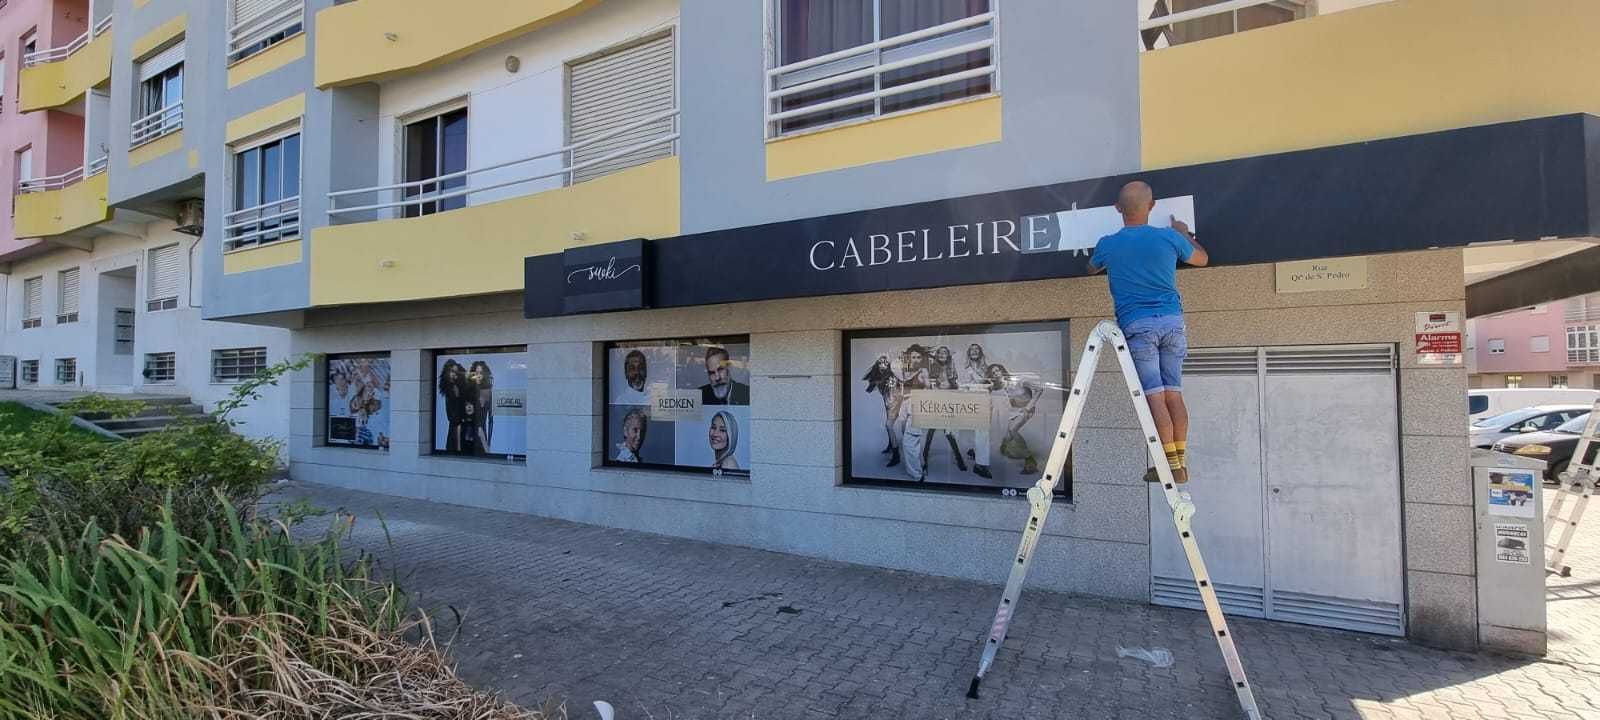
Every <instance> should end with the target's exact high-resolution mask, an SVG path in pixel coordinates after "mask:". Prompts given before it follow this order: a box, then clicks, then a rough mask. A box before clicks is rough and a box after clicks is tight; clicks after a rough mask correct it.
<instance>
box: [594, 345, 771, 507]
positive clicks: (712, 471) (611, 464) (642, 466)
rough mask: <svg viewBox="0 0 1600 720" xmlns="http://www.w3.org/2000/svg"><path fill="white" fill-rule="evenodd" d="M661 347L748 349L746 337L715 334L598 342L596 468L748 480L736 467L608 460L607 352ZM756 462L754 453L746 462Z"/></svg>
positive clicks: (743, 470)
mask: <svg viewBox="0 0 1600 720" xmlns="http://www.w3.org/2000/svg"><path fill="white" fill-rule="evenodd" d="M665 345H673V346H676V347H713V346H715V347H721V348H726V347H727V346H729V345H743V346H745V347H747V348H749V347H750V336H749V335H717V336H700V337H693V336H680V337H669V338H637V339H631V340H610V341H606V342H603V343H601V344H600V347H601V361H600V378H601V391H600V443H601V447H600V450H601V452H600V466H601V467H604V468H607V469H611V470H652V471H667V472H678V473H693V474H698V475H711V476H719V477H733V478H743V479H748V478H749V477H750V468H740V469H738V470H721V469H718V468H711V467H701V466H698V465H677V464H669V463H651V462H642V461H641V462H621V461H619V460H617V459H615V458H613V457H612V453H611V448H610V447H609V443H610V441H611V382H610V380H611V351H612V350H615V349H619V348H629V347H640V346H645V347H661V346H665ZM752 350H753V348H752ZM750 392H751V395H752V397H751V398H750V403H749V404H748V405H746V406H745V407H747V408H752V409H753V408H754V407H755V397H754V395H755V390H754V388H752V389H751V391H750ZM742 432H743V433H744V434H745V437H744V438H743V442H750V438H751V437H753V436H754V434H753V433H751V432H750V429H749V428H745V429H743V430H742ZM756 462H757V460H756V458H755V453H754V452H752V453H751V454H750V463H751V464H752V465H753V464H755V463H756Z"/></svg>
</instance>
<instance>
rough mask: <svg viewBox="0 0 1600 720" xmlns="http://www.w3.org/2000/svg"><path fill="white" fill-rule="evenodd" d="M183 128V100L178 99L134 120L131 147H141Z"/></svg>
mask: <svg viewBox="0 0 1600 720" xmlns="http://www.w3.org/2000/svg"><path fill="white" fill-rule="evenodd" d="M182 129H183V101H182V100H178V101H176V102H174V103H172V104H171V105H168V106H166V107H164V108H161V109H159V110H156V111H155V112H152V113H150V114H149V115H146V116H144V117H142V118H139V119H138V120H135V121H133V129H132V139H131V141H130V143H129V149H132V148H136V147H139V146H140V145H144V144H146V143H151V142H155V141H156V140H159V139H161V138H162V137H164V136H166V135H170V134H172V133H175V132H177V131H179V130H182Z"/></svg>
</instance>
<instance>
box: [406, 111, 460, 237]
mask: <svg viewBox="0 0 1600 720" xmlns="http://www.w3.org/2000/svg"><path fill="white" fill-rule="evenodd" d="M466 171H467V109H466V108H457V109H454V110H450V111H448V112H444V113H440V114H438V115H434V116H432V117H427V118H423V119H421V120H416V121H413V122H409V123H406V126H405V155H404V168H403V172H404V176H405V187H404V188H403V189H402V190H403V193H404V195H405V198H406V199H407V200H414V201H415V202H414V203H412V204H407V205H406V206H405V216H406V217H418V216H420V215H432V214H433V213H436V212H441V211H444V210H456V209H460V208H464V207H466V206H467V198H466V195H464V194H462V193H460V192H457V191H459V190H461V189H462V188H464V187H466V185H467V177H466V175H467V172H466ZM427 198H436V199H427Z"/></svg>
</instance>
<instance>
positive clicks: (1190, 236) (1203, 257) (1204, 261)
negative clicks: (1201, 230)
mask: <svg viewBox="0 0 1600 720" xmlns="http://www.w3.org/2000/svg"><path fill="white" fill-rule="evenodd" d="M1172 229H1173V230H1177V231H1178V234H1179V235H1182V236H1183V237H1184V239H1185V240H1188V241H1189V245H1190V246H1192V247H1193V248H1194V249H1193V250H1192V251H1190V253H1189V259H1188V260H1185V261H1184V262H1185V263H1187V264H1189V265H1193V266H1194V267H1205V266H1206V265H1209V264H1210V263H1211V254H1210V253H1207V252H1206V249H1205V248H1203V247H1201V246H1200V241H1199V240H1196V239H1195V237H1194V233H1192V232H1189V224H1188V223H1186V222H1184V221H1182V220H1179V219H1178V217H1177V216H1176V215H1174V216H1172Z"/></svg>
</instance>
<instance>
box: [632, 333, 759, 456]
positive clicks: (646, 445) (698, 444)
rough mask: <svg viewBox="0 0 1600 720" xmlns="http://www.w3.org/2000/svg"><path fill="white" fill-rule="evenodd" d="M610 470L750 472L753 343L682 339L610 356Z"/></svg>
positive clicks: (643, 343)
mask: <svg viewBox="0 0 1600 720" xmlns="http://www.w3.org/2000/svg"><path fill="white" fill-rule="evenodd" d="M605 373H606V418H605V438H606V447H605V463H606V464H607V465H612V466H617V467H657V468H666V469H674V470H694V471H702V472H704V471H709V472H711V473H714V474H718V475H721V474H729V475H745V474H748V473H749V471H750V339H749V338H748V337H724V338H682V339H674V340H644V341H635V342H619V343H611V344H610V345H609V346H608V347H607V348H606V369H605Z"/></svg>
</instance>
